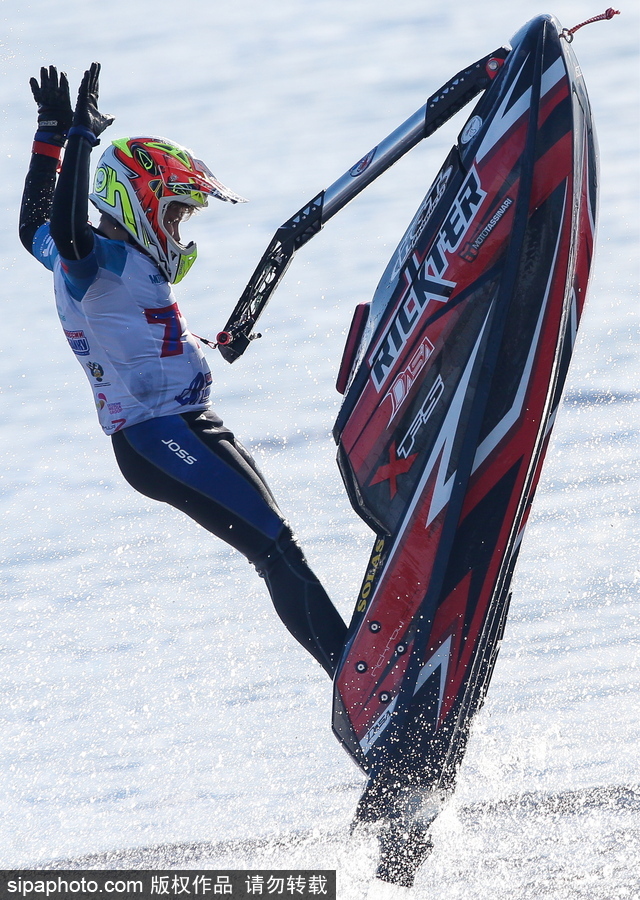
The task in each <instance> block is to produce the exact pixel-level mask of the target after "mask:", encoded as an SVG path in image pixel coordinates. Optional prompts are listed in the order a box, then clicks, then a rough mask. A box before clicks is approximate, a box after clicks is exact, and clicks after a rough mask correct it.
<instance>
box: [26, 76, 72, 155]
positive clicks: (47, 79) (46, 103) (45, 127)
mask: <svg viewBox="0 0 640 900" xmlns="http://www.w3.org/2000/svg"><path fill="white" fill-rule="evenodd" d="M29 84H30V85H31V90H32V92H33V98H34V100H35V101H36V103H37V104H38V135H39V138H40V140H43V141H46V142H47V143H50V144H57V145H58V146H59V147H64V143H65V141H66V139H67V132H68V131H69V128H70V126H71V122H72V120H73V110H72V109H71V101H70V100H69V82H68V81H67V76H66V75H65V74H64V72H61V73H60V78H59V79H58V70H57V69H56V67H55V66H49V68H48V69H47V68H45V67H44V66H43V67H42V68H41V69H40V81H39V82H38V79H37V78H31V79H30V80H29Z"/></svg>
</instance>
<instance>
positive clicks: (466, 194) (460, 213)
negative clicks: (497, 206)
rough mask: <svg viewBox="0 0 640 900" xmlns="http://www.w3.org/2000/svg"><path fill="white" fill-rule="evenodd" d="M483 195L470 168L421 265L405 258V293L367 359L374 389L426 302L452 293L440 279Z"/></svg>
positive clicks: (384, 377) (451, 287)
mask: <svg viewBox="0 0 640 900" xmlns="http://www.w3.org/2000/svg"><path fill="white" fill-rule="evenodd" d="M486 196H487V194H486V191H483V190H482V188H481V186H480V179H479V178H478V174H477V172H476V170H475V169H471V171H470V172H469V174H468V175H467V177H466V178H465V180H464V183H463V184H462V187H461V188H460V190H459V191H458V195H457V197H456V199H455V200H454V201H453V203H452V204H451V208H450V210H449V212H448V213H447V217H446V219H445V220H444V222H443V223H442V226H441V227H440V230H439V231H438V233H437V234H436V236H435V238H434V239H433V243H432V244H431V247H430V249H429V253H428V255H427V256H426V258H425V259H424V260H423V262H422V263H421V264H420V262H419V260H418V259H417V258H416V256H415V254H412V255H411V256H410V257H409V259H408V260H407V263H406V265H405V267H404V272H403V274H404V278H405V280H406V282H407V292H406V294H405V296H404V297H403V299H402V300H401V301H400V304H399V305H398V308H397V310H396V312H395V314H394V315H393V317H392V319H391V321H390V322H389V325H388V326H387V329H386V331H385V333H384V335H383V336H382V338H381V339H380V340H379V341H378V343H377V344H376V347H375V349H374V351H373V353H372V354H371V355H370V356H369V360H368V362H369V365H370V367H371V378H372V380H373V383H374V385H375V387H376V390H378V391H379V390H380V389H381V388H382V386H383V385H384V383H385V382H386V380H387V377H388V376H389V374H390V373H391V370H392V369H393V367H394V365H395V363H396V361H397V359H398V358H399V356H400V354H401V353H402V351H403V349H404V347H405V345H406V343H407V341H408V339H409V337H410V336H411V334H412V333H413V331H414V329H415V327H416V325H417V324H418V322H419V321H420V319H421V318H422V313H423V311H424V310H425V308H426V307H427V305H428V304H429V302H430V301H431V300H436V301H438V302H439V303H446V302H447V301H448V300H449V297H450V296H451V294H452V293H453V291H454V289H455V286H456V284H455V282H453V281H446V280H445V279H444V278H443V276H444V274H445V273H446V271H447V269H448V268H449V261H448V258H447V257H448V254H450V253H453V252H454V251H455V250H457V249H458V247H459V246H460V244H461V242H462V239H463V237H464V236H465V234H466V232H467V231H468V229H469V226H470V225H471V223H472V221H473V219H474V218H475V215H476V213H477V211H478V210H479V208H480V206H481V205H482V201H483V200H484V198H485V197H486Z"/></svg>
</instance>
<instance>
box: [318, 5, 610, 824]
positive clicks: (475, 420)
mask: <svg viewBox="0 0 640 900" xmlns="http://www.w3.org/2000/svg"><path fill="white" fill-rule="evenodd" d="M560 31H561V29H560V27H559V25H558V23H557V22H556V20H555V19H554V18H553V17H551V16H541V17H539V18H536V19H534V20H533V21H532V22H530V23H528V25H526V26H525V27H524V28H523V29H522V30H521V31H520V32H518V34H517V35H516V36H515V37H514V39H513V41H512V48H511V50H510V52H509V53H508V55H507V56H506V59H505V60H504V63H502V60H500V61H499V65H500V68H499V70H498V71H497V74H496V76H495V78H494V80H493V82H492V84H491V85H490V87H489V88H488V89H487V90H486V91H485V93H484V95H483V96H482V98H481V99H480V101H479V103H478V104H477V105H476V108H475V109H474V111H473V114H472V115H471V117H470V118H469V120H468V121H467V123H466V125H465V127H464V128H463V130H462V132H461V134H460V138H459V140H458V142H457V144H456V146H455V147H454V148H453V149H452V151H451V153H450V154H449V156H448V157H447V160H446V161H445V163H444V165H443V167H442V169H441V170H440V172H439V174H438V176H437V177H436V179H435V181H434V184H433V186H432V187H431V189H430V190H429V192H428V194H427V196H426V197H425V200H424V201H423V203H422V204H421V207H420V209H419V210H418V213H417V214H416V217H415V218H414V220H413V222H412V223H411V226H410V227H409V229H408V231H407V233H406V234H405V236H404V238H403V240H402V242H401V243H400V245H399V247H398V249H397V250H396V253H395V254H394V257H393V259H392V260H391V262H390V263H389V266H388V267H387V270H386V271H385V273H384V275H383V278H382V280H381V282H380V285H379V287H378V290H377V292H376V295H375V297H374V299H373V301H372V304H371V308H370V310H369V311H368V321H367V322H366V324H365V323H364V319H365V317H366V314H367V310H366V309H365V310H362V309H361V310H360V311H359V316H358V326H357V327H358V329H359V334H358V333H356V335H355V338H352V341H351V344H352V345H353V346H352V350H351V351H350V353H351V354H352V356H350V357H349V359H348V360H347V365H346V370H347V375H346V377H344V381H347V382H348V386H347V390H346V394H345V399H344V403H343V407H342V409H341V412H340V414H339V417H338V420H337V422H336V427H335V430H334V434H335V437H336V440H337V443H338V446H339V452H338V458H339V464H340V468H341V471H342V474H343V477H344V480H345V484H346V487H347V490H348V493H349V496H350V499H351V502H352V504H353V506H354V508H355V509H356V511H357V512H358V513H359V514H360V515H361V516H362V517H363V518H364V519H365V521H367V522H368V523H369V524H370V525H371V526H372V528H373V529H374V530H375V532H376V540H375V543H374V550H373V553H372V557H371V562H370V565H369V567H368V569H367V574H366V576H365V579H364V582H363V586H362V589H361V592H360V595H359V597H358V601H357V603H356V609H355V612H354V616H353V620H352V622H351V626H350V631H349V639H348V642H347V646H346V649H345V653H344V655H343V658H342V660H341V664H340V667H339V670H338V672H337V675H336V678H335V689H334V716H333V728H334V731H335V733H336V735H337V737H338V738H339V740H340V741H341V742H342V743H343V744H344V746H345V748H346V749H347V751H348V752H349V753H350V755H351V756H352V757H353V758H354V760H355V761H356V762H357V763H358V765H359V766H360V767H361V768H362V769H363V770H364V771H365V772H367V773H368V774H369V775H370V790H369V794H368V799H367V803H365V805H364V807H363V809H362V817H363V818H370V819H376V818H384V817H385V816H388V815H389V814H390V810H392V808H393V805H394V803H397V802H399V799H398V798H399V797H400V795H401V794H402V792H403V790H404V789H405V788H406V789H407V790H414V789H418V790H419V791H420V792H421V793H423V792H425V791H426V792H430V791H437V790H440V789H443V788H448V787H451V785H452V784H453V780H454V777H455V772H456V769H457V767H458V765H459V763H460V760H461V758H462V755H463V753H464V748H465V744H466V739H467V735H468V729H469V724H470V722H471V719H472V717H473V715H474V713H475V711H476V710H477V709H478V708H479V706H480V705H481V703H482V700H483V698H484V695H485V692H486V689H487V686H488V683H489V680H490V677H491V673H492V670H493V666H494V662H495V659H496V654H497V651H498V646H499V642H500V640H501V637H502V633H503V629H504V624H505V617H506V615H507V608H508V603H509V585H510V581H511V577H512V573H513V569H514V565H515V562H516V558H517V554H518V550H519V547H520V542H521V539H522V535H523V530H524V527H525V524H526V520H527V516H528V514H529V510H530V508H531V503H532V501H533V497H534V493H535V489H536V485H537V483H538V479H539V476H540V470H541V466H542V461H543V458H544V454H545V451H546V448H547V444H548V440H549V435H550V432H551V428H552V426H553V422H554V417H555V414H556V411H557V408H558V405H559V402H560V397H561V393H562V388H563V385H564V382H565V378H566V374H567V370H568V366H569V361H570V358H571V352H572V348H573V344H574V340H575V335H576V329H577V326H578V322H579V320H580V315H581V312H582V308H583V303H584V299H585V293H586V288H587V282H588V277H589V269H590V265H591V258H592V252H593V242H594V223H595V219H596V202H597V201H596V197H597V178H598V176H597V150H596V143H595V136H594V131H593V126H592V122H591V114H590V108H589V102H588V99H587V94H586V90H585V87H584V83H583V80H582V76H581V74H580V70H579V68H578V66H577V63H576V60H575V57H574V55H573V53H572V51H571V48H570V46H569V44H568V43H567V42H566V41H565V40H564V39H563V38H562V37H561V36H560ZM354 347H356V348H357V349H354ZM376 785H377V788H376ZM390 785H393V786H394V788H393V790H391V792H390V791H389V786H390ZM394 798H395V799H394Z"/></svg>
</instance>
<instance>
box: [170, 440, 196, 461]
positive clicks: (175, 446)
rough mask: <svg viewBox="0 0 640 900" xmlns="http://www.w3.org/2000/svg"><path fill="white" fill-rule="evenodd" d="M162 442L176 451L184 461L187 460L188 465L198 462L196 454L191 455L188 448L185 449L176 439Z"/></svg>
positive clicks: (173, 451)
mask: <svg viewBox="0 0 640 900" xmlns="http://www.w3.org/2000/svg"><path fill="white" fill-rule="evenodd" d="M162 443H163V444H164V445H165V446H166V447H168V448H169V450H171V451H172V453H175V454H176V456H179V457H180V459H181V460H182V461H183V462H186V463H187V464H188V465H190V466H192V465H193V464H194V462H198V460H197V459H196V457H195V456H190V455H189V454H188V453H187V451H186V450H183V449H182V447H181V446H180V444H178V443H177V441H174V440H168V441H162Z"/></svg>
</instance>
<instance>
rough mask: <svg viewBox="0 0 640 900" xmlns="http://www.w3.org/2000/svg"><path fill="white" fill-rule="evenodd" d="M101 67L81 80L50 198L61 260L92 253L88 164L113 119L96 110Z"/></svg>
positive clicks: (54, 233)
mask: <svg viewBox="0 0 640 900" xmlns="http://www.w3.org/2000/svg"><path fill="white" fill-rule="evenodd" d="M99 76H100V64H99V63H92V64H91V67H90V69H88V70H87V71H86V72H85V73H84V76H83V78H82V82H81V84H80V89H79V90H78V101H77V103H76V109H75V113H74V115H73V124H72V125H71V128H70V129H69V136H68V142H67V149H66V151H65V157H64V162H63V164H62V169H61V171H60V175H59V177H58V183H57V185H56V188H55V192H54V195H53V205H52V209H51V237H52V238H53V240H54V243H55V245H56V247H57V249H58V252H59V253H60V255H61V256H62V257H63V258H64V259H68V260H79V259H84V258H85V257H86V256H88V255H89V253H91V250H92V249H93V244H94V235H93V230H92V228H91V226H90V225H89V221H88V204H89V161H90V156H91V150H92V149H93V147H95V146H96V144H99V143H100V141H99V135H100V134H101V133H102V132H103V131H104V129H105V128H107V126H109V125H111V123H112V122H113V116H107V115H103V114H102V113H100V112H99V111H98V80H99Z"/></svg>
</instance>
